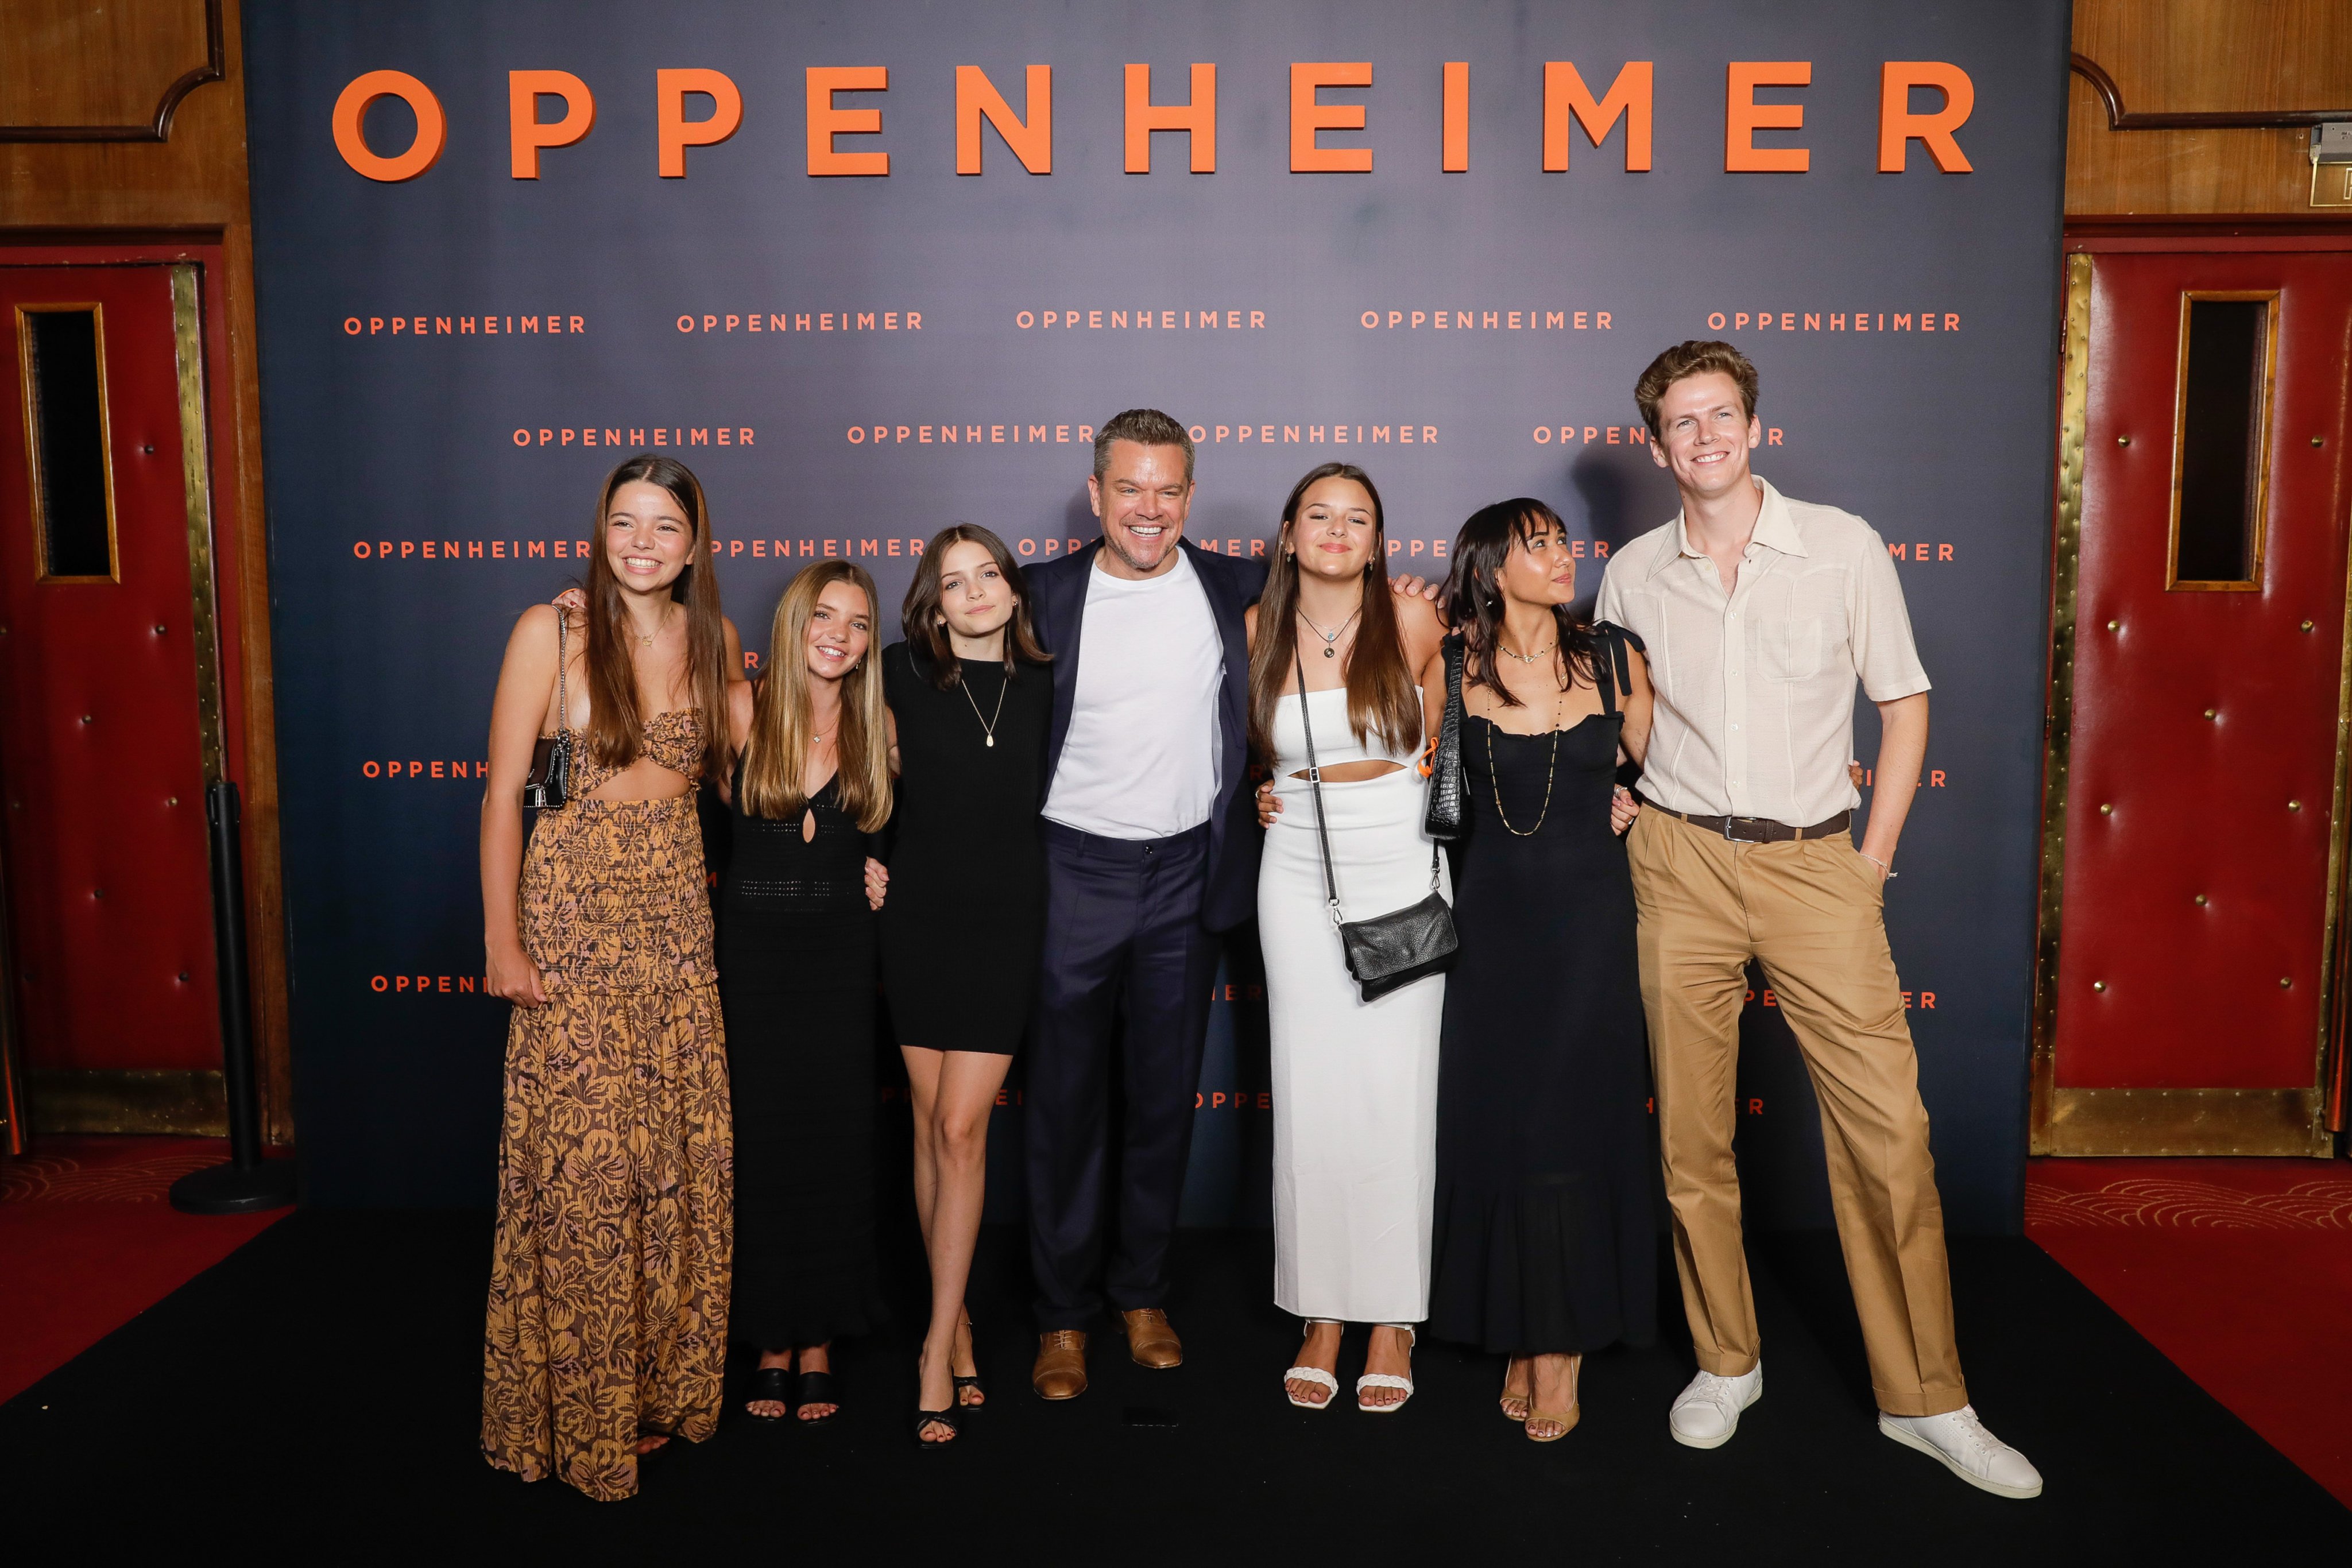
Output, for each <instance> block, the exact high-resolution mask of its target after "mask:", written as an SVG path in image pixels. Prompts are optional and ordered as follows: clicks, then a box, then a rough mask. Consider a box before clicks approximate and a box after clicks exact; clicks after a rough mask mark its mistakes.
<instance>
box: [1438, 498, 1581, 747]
mask: <svg viewBox="0 0 2352 1568" xmlns="http://www.w3.org/2000/svg"><path fill="white" fill-rule="evenodd" d="M1538 528H1550V529H1552V530H1553V531H1554V532H1555V533H1557V534H1559V535H1560V536H1561V537H1562V538H1566V537H1567V534H1568V525H1567V524H1565V523H1563V522H1561V521H1560V520H1559V513H1558V512H1555V511H1553V510H1552V509H1551V508H1550V507H1547V506H1545V505H1544V504H1543V503H1542V502H1541V501H1538V500H1537V499H1536V498H1535V497H1532V496H1521V497H1517V499H1515V500H1509V501H1497V502H1496V503H1495V504H1494V505H1493V506H1491V507H1479V508H1478V509H1477V510H1476V511H1475V512H1473V513H1471V514H1470V520H1469V521H1468V522H1465V523H1464V524H1463V525H1462V531H1461V533H1459V534H1457V535H1456V536H1454V571H1453V574H1452V575H1451V576H1449V577H1448V578H1447V579H1446V580H1445V595H1444V597H1445V623H1446V624H1447V625H1448V626H1451V627H1453V628H1454V630H1455V631H1456V632H1460V633H1461V634H1462V642H1463V660H1462V675H1463V679H1464V681H1465V683H1466V684H1467V685H1474V686H1484V687H1486V689H1487V690H1488V691H1490V692H1492V693H1494V694H1495V696H1496V700H1497V701H1499V702H1500V703H1501V704H1502V705H1503V706H1505V707H1517V706H1519V699H1518V698H1517V697H1515V696H1513V695H1511V689H1510V688H1509V687H1508V686H1507V685H1504V684H1503V683H1502V680H1501V679H1500V678H1499V677H1498V676H1497V675H1496V674H1495V647H1496V643H1497V641H1498V640H1499V639H1500V636H1501V633H1502V626H1503V589H1502V584H1501V583H1500V582H1499V581H1498V580H1497V579H1499V578H1500V577H1501V576H1502V574H1503V564H1504V562H1506V561H1507V560H1509V559H1511V547H1512V546H1513V545H1515V544H1525V543H1526V542H1527V541H1528V538H1530V537H1532V536H1533V535H1534V534H1535V532H1536V530H1537V529H1538ZM1551 613H1552V623H1553V629H1554V632H1555V633H1556V634H1557V636H1558V638H1559V662H1560V667H1561V669H1562V670H1564V671H1565V672H1566V673H1567V675H1568V680H1567V683H1566V685H1563V686H1562V687H1561V690H1563V691H1565V690H1567V689H1568V688H1569V687H1570V686H1573V685H1576V684H1577V683H1578V682H1580V681H1582V682H1586V683H1589V684H1592V685H1598V684H1599V677H1598V676H1597V675H1596V674H1595V672H1596V671H1597V670H1599V669H1600V667H1601V638H1600V636H1599V634H1598V633H1596V632H1594V631H1593V630H1592V628H1591V626H1589V625H1587V624H1586V623H1585V622H1581V621H1579V620H1578V619H1577V618H1576V617H1575V616H1573V615H1571V614H1570V613H1569V609H1568V606H1567V605H1565V604H1555V605H1553V606H1552V610H1551Z"/></svg>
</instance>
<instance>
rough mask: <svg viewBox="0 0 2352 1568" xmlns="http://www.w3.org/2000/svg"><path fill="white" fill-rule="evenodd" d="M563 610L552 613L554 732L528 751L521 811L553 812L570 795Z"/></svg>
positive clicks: (567, 657) (569, 724)
mask: <svg viewBox="0 0 2352 1568" xmlns="http://www.w3.org/2000/svg"><path fill="white" fill-rule="evenodd" d="M568 620H570V617H569V616H567V615H565V614H564V612H563V611H562V607H561V606H558V607H557V609H556V612H555V733H554V734H553V735H542V736H541V737H539V744H538V745H536V746H534V747H531V748H530V774H529V775H528V776H526V777H525V778H524V779H523V781H522V803H523V809H524V810H529V811H552V810H556V809H557V808H558V807H560V806H562V804H563V802H564V800H566V799H567V798H569V796H570V794H571V792H572V704H571V701H570V700H569V698H568V697H567V696H566V695H565V693H564V689H563V676H564V670H565V666H566V665H568V664H571V662H572V656H571V653H569V652H568V651H567V650H566V649H565V647H564V645H563V629H564V623H565V622H567V621H568Z"/></svg>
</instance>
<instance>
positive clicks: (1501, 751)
mask: <svg viewBox="0 0 2352 1568" xmlns="http://www.w3.org/2000/svg"><path fill="white" fill-rule="evenodd" d="M1505 505H1506V506H1516V505H1517V503H1506V504H1505ZM1535 505H1538V506H1539V505H1540V503H1536V504H1535ZM1490 509H1492V508H1490ZM1545 516H1547V517H1548V516H1549V512H1548V510H1547V511H1546V513H1545ZM1476 521H1477V519H1475V518H1474V519H1473V522H1474V524H1475V522H1476ZM1537 521H1538V525H1539V526H1540V519H1537ZM1552 522H1553V524H1555V525H1556V523H1557V519H1556V518H1554V519H1552ZM1464 532H1465V538H1466V536H1468V535H1469V533H1470V532H1471V530H1470V529H1469V528H1465V530H1464ZM1472 553H1473V552H1471V551H1469V550H1466V549H1462V548H1460V547H1457V550H1456V559H1457V561H1463V560H1464V559H1465V557H1467V556H1469V555H1471V554H1472ZM1455 570H1456V572H1457V574H1459V573H1461V572H1462V571H1463V570H1464V566H1463V565H1457V566H1456V568H1455ZM1466 619H1467V617H1465V615H1463V614H1461V613H1460V612H1456V614H1455V615H1454V624H1455V625H1457V626H1459V625H1463V624H1464V623H1465V620H1466ZM1559 621H1560V622H1561V623H1562V630H1563V632H1570V629H1571V628H1572V626H1573V623H1572V622H1568V621H1567V618H1566V617H1565V616H1564V615H1562V616H1560V617H1559ZM1571 634H1573V633H1572V632H1571ZM1490 635H1491V629H1490ZM1584 635H1585V636H1586V637H1590V636H1591V633H1590V632H1586V633H1584ZM1624 636H1625V634H1624V633H1622V632H1617V631H1616V630H1615V629H1614V628H1603V629H1601V633H1600V636H1599V638H1598V640H1597V641H1598V646H1594V649H1593V651H1594V653H1595V654H1596V655H1597V656H1596V657H1594V658H1593V659H1592V664H1593V666H1594V668H1593V674H1595V675H1597V676H1598V677H1599V678H1598V679H1597V680H1596V681H1592V682H1590V683H1587V682H1586V681H1584V680H1581V679H1580V680H1578V681H1577V683H1576V684H1577V685H1583V686H1584V687H1585V689H1584V690H1583V691H1581V692H1576V691H1573V690H1571V691H1570V692H1569V693H1566V694H1564V695H1563V703H1564V706H1568V707H1570V708H1571V709H1572V708H1573V707H1574V706H1581V705H1582V704H1583V703H1588V702H1591V700H1592V698H1593V696H1594V695H1596V694H1595V693H1594V691H1593V689H1592V688H1593V686H1595V685H1597V686H1598V688H1599V690H1598V693H1597V695H1598V696H1599V698H1600V710H1601V711H1599V712H1597V713H1591V714H1590V715H1589V716H1586V717H1584V718H1583V719H1581V720H1580V721H1577V722H1573V723H1570V724H1569V725H1567V726H1566V727H1557V725H1558V722H1559V721H1558V720H1557V719H1555V720H1554V724H1555V726H1556V727H1553V728H1550V729H1547V730H1544V731H1541V732H1539V733H1536V734H1515V733H1512V732H1511V731H1509V730H1506V729H1504V728H1502V727H1499V726H1497V725H1496V723H1495V722H1494V721H1493V720H1492V719H1489V718H1486V717H1484V716H1475V715H1465V717H1464V719H1463V722H1462V726H1461V737H1462V740H1461V744H1462V758H1463V762H1464V764H1465V770H1466V774H1467V779H1466V782H1467V788H1466V789H1465V797H1466V800H1465V825H1466V827H1467V830H1468V831H1467V833H1466V836H1465V841H1462V842H1460V843H1457V844H1456V845H1455V846H1454V925H1455V929H1456V931H1457V932H1458V934H1459V936H1460V939H1461V950H1460V954H1459V956H1458V957H1457V958H1456V960H1455V963H1454V970H1453V972H1452V973H1451V974H1450V975H1449V976H1448V977H1447V979H1446V986H1445V1022H1444V1029H1443V1031H1442V1034H1441V1037H1440V1038H1441V1043H1440V1046H1439V1057H1438V1088H1437V1203H1436V1215H1435V1223H1434V1235H1433V1244H1432V1251H1433V1259H1432V1289H1431V1296H1430V1312H1429V1327H1430V1330H1431V1332H1432V1333H1435V1334H1437V1335H1439V1336H1440V1337H1442V1338H1444V1339H1450V1340H1455V1341H1459V1342H1462V1343H1469V1344H1475V1345H1478V1346H1480V1347H1482V1348H1484V1349H1486V1350H1487V1351H1490V1352H1499V1353H1501V1354H1505V1355H1507V1356H1510V1357H1513V1358H1515V1359H1516V1358H1519V1357H1529V1356H1536V1355H1560V1354H1570V1355H1579V1354H1583V1353H1585V1352H1587V1351H1595V1350H1600V1349H1601V1348H1603V1347H1605V1346H1607V1345H1609V1344H1612V1343H1616V1342H1617V1341H1619V1340H1628V1341H1632V1342H1633V1343H1645V1342H1646V1341H1648V1340H1649V1339H1650V1337H1651V1336H1652V1334H1653V1333H1654V1323H1655V1317H1656V1289H1657V1287H1656V1275H1655V1268H1656V1262H1655V1260H1656V1237H1655V1231H1654V1219H1653V1218H1652V1204H1651V1189H1652V1186H1653V1185H1654V1182H1655V1180H1656V1175H1655V1171H1656V1159H1655V1156H1654V1155H1653V1154H1652V1152H1651V1146H1650V1135H1649V1127H1648V1122H1647V1115H1646V1112H1645V1103H1646V1100H1647V1097H1648V1095H1649V1092H1650V1088H1649V1056H1648V1047H1647V1036H1646V1034H1645V1031H1644V1025H1643V1016H1642V995H1641V985H1640V980H1639V976H1638V970H1637V967H1636V953H1635V947H1634V918H1633V877H1632V873H1631V872H1630V870H1629V869H1628V867H1627V864H1626V860H1625V846H1624V841H1622V839H1621V838H1620V837H1619V836H1618V835H1617V833H1616V832H1615V831H1613V829H1612V824H1611V814H1610V810H1611V800H1612V791H1613V787H1614V783H1615V778H1616V772H1617V768H1618V762H1619V752H1618V747H1619V738H1620V732H1621V729H1622V726H1623V723H1624V714H1623V711H1622V709H1623V706H1624V702H1623V695H1622V686H1621V683H1623V684H1624V685H1630V684H1631V680H1632V677H1633V671H1632V670H1631V669H1629V668H1627V664H1628V663H1629V662H1630V655H1629V654H1628V653H1627V652H1626V651H1625V647H1624V642H1623V641H1622V639H1623V638H1624ZM1559 642H1560V643H1569V642H1570V635H1562V636H1560V637H1559ZM1587 645H1588V646H1592V645H1593V644H1592V643H1587ZM1535 651H1536V650H1535V649H1532V648H1531V649H1529V650H1528V652H1530V653H1533V652H1535ZM1546 663H1547V664H1549V661H1546ZM1612 665H1614V666H1616V667H1615V668H1612ZM1643 691H1644V692H1646V683H1644V685H1643ZM1498 801H1499V809H1498V804H1497V802H1498ZM1515 1400H1516V1401H1517V1402H1518V1403H1523V1404H1524V1403H1526V1399H1525V1396H1507V1397H1506V1408H1505V1414H1506V1415H1507V1416H1512V1417H1513V1418H1515V1419H1522V1420H1525V1421H1527V1423H1528V1428H1529V1430H1528V1435H1529V1436H1530V1437H1536V1438H1537V1439H1538V1440H1539V1441H1548V1440H1550V1439H1551V1438H1553V1437H1559V1436H1562V1435H1564V1434H1565V1431H1566V1429H1567V1427H1571V1426H1573V1425H1574V1423H1575V1416H1576V1406H1575V1405H1574V1404H1573V1403H1571V1404H1570V1406H1569V1407H1568V1408H1567V1409H1566V1410H1546V1409H1541V1408H1537V1409H1534V1410H1532V1411H1530V1410H1514V1409H1512V1408H1511V1407H1510V1406H1511V1404H1512V1403H1513V1402H1514V1401H1515ZM1539 1418H1540V1419H1541V1420H1543V1421H1546V1422H1548V1423H1549V1424H1548V1425H1547V1426H1545V1427H1544V1429H1543V1430H1540V1431H1539V1430H1538V1429H1537V1428H1538V1419H1539ZM1563 1422H1564V1423H1565V1424H1564V1425H1563ZM1555 1427H1556V1428H1558V1429H1557V1430H1554V1429H1552V1428H1555Z"/></svg>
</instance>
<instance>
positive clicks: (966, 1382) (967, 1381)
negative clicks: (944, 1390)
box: [948, 1318, 988, 1410]
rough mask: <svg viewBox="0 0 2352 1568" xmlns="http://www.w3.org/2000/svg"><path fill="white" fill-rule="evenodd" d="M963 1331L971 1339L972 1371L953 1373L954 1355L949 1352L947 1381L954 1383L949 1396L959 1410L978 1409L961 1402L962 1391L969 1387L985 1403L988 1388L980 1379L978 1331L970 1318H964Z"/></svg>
mask: <svg viewBox="0 0 2352 1568" xmlns="http://www.w3.org/2000/svg"><path fill="white" fill-rule="evenodd" d="M963 1332H964V1333H965V1334H967V1335H968V1336H970V1338H971V1366H972V1373H971V1376H970V1377H958V1376H957V1375H955V1358H954V1355H953V1354H952V1353H950V1355H949V1358H948V1381H949V1382H950V1383H951V1384H952V1385H954V1390H955V1391H954V1393H953V1394H952V1395H951V1396H950V1397H951V1398H953V1399H954V1400H955V1405H956V1408H957V1409H959V1410H969V1409H978V1408H979V1406H968V1405H966V1404H965V1403H964V1402H963V1391H964V1390H965V1389H967V1388H969V1389H971V1391H972V1392H973V1393H974V1394H977V1395H979V1396H980V1397H981V1400H982V1403H985V1402H986V1401H987V1399H988V1389H987V1388H986V1387H985V1386H984V1385H982V1383H981V1381H980V1331H979V1330H978V1329H976V1328H974V1327H972V1323H971V1319H970V1318H966V1319H964V1321H963Z"/></svg>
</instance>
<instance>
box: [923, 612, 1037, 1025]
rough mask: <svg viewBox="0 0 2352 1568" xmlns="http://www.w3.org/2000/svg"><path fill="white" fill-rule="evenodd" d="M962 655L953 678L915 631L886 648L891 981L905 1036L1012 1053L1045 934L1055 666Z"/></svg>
mask: <svg viewBox="0 0 2352 1568" xmlns="http://www.w3.org/2000/svg"><path fill="white" fill-rule="evenodd" d="M961 664H962V679H961V682H960V683H959V684H958V685H954V686H950V688H948V689H947V690H946V691H941V690H940V688H939V687H938V686H937V685H933V684H932V681H931V664H930V662H929V659H927V658H925V657H924V656H923V655H921V654H919V653H916V652H915V651H914V650H913V649H912V648H911V647H909V646H908V644H906V643H892V644H890V646H888V647H887V648H885V649H884V650H883V651H882V689H883V691H884V693H885V694H886V695H887V696H888V698H889V701H890V712H891V714H892V716H894V717H895V718H897V720H898V763H899V775H898V795H897V807H896V810H897V815H896V816H894V817H893V818H892V820H891V848H890V896H889V897H888V899H887V901H885V903H884V904H883V906H882V917H881V928H882V988H883V993H884V995H886V996H887V998H889V1002H890V1025H891V1029H892V1030H893V1032H894V1033H895V1034H896V1035H897V1037H898V1043H899V1044H901V1045H916V1046H921V1047H924V1048H925V1049H927V1050H930V1051H992V1052H998V1053H1002V1054H1010V1053H1011V1052H1013V1051H1015V1050H1017V1049H1018V1048H1019V1046H1020V1044H1021V1034H1022V1030H1023V1029H1024V1026H1025V1025H1026V1024H1027V1022H1028V1018H1029V1003H1030V998H1031V997H1032V996H1033V995H1034V993H1035V990H1036V986H1037V956H1038V950H1039V948H1040V946H1042V945H1043V943H1044V941H1045V840H1044V837H1043V834H1042V831H1041V830H1040V828H1039V826H1038V821H1039V818H1038V815H1037V812H1038V809H1039V807H1041V806H1042V805H1043V804H1044V803H1045V731H1046V727H1047V726H1048V725H1049V724H1050V723H1051V722H1052V719H1053V715H1054V680H1053V676H1052V675H1051V674H1049V673H1048V672H1047V671H1046V669H1045V667H1044V666H1043V665H1039V664H1017V665H1016V666H1015V667H1014V672H1013V677H1012V679H1011V680H1009V681H1008V680H1007V679H1006V678H1005V674H1004V666H1003V664H998V663H995V662H993V661H990V660H973V659H965V660H963V661H961ZM983 720H985V721H986V722H985V723H983V722H982V721H983ZM991 727H993V729H994V732H995V737H996V744H995V745H993V746H991V745H989V744H988V739H989V732H990V729H991Z"/></svg>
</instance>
